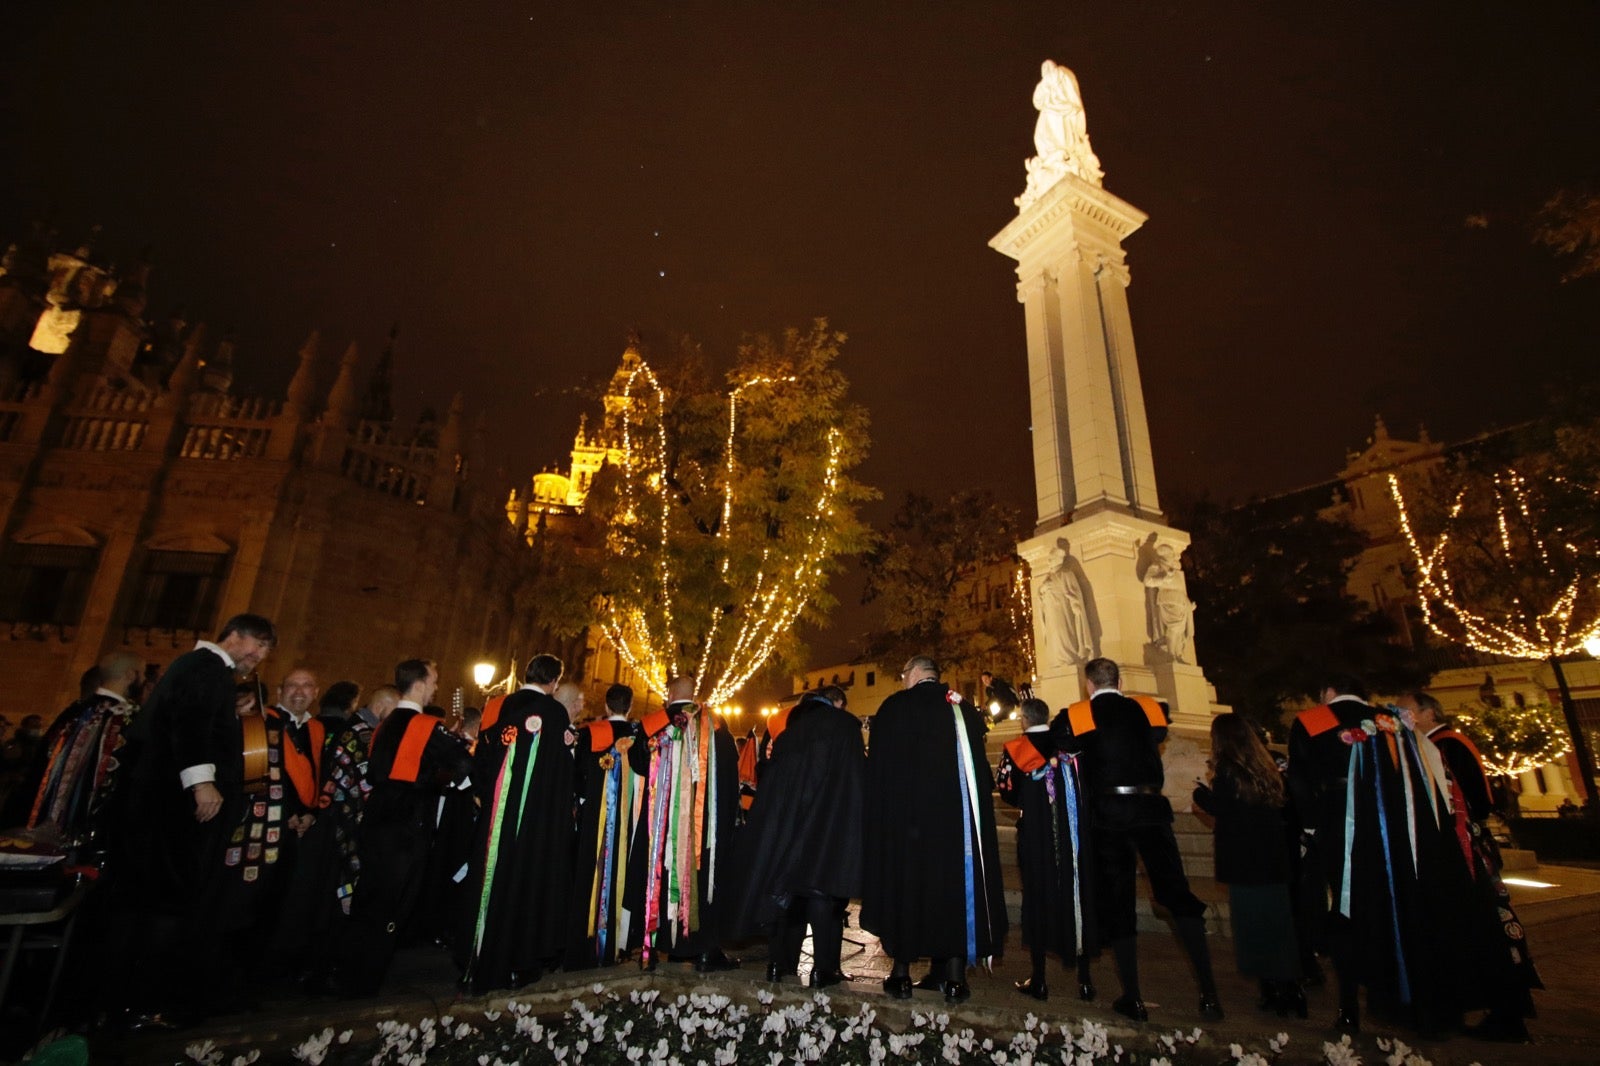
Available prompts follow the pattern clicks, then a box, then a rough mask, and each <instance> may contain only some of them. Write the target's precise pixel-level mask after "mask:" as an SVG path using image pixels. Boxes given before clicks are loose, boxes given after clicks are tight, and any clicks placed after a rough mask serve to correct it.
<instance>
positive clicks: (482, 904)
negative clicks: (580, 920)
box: [466, 688, 573, 990]
mask: <svg viewBox="0 0 1600 1066" xmlns="http://www.w3.org/2000/svg"><path fill="white" fill-rule="evenodd" d="M571 728H572V722H571V718H570V717H569V715H568V713H567V709H566V707H564V706H563V705H562V704H561V703H560V702H558V701H557V700H556V699H555V698H554V697H552V696H549V695H547V694H545V693H543V692H539V691H537V690H535V689H529V688H524V689H522V690H520V691H518V692H514V693H512V694H511V695H510V696H508V697H507V698H506V701H505V703H504V705H503V706H502V707H501V710H500V717H499V720H498V721H497V722H496V723H495V724H494V726H493V727H492V728H491V729H490V730H489V731H488V735H487V736H485V735H483V734H480V735H479V737H478V747H477V750H476V752H475V753H474V755H473V775H472V776H473V784H474V787H475V788H476V789H477V794H478V800H479V811H480V814H479V817H478V826H477V831H476V841H477V842H476V844H475V845H474V847H473V853H472V866H471V872H470V874H469V876H468V878H467V884H468V886H470V887H469V888H468V891H467V895H466V898H467V906H468V908H469V910H470V911H471V912H472V939H471V940H470V942H469V947H470V948H471V954H472V959H471V962H470V963H469V964H468V968H467V977H468V979H469V980H470V981H471V983H472V987H473V988H474V989H478V990H486V989H491V988H507V987H510V986H511V976H512V974H513V973H518V974H523V975H528V974H534V973H537V972H539V971H541V970H546V969H552V968H553V966H554V964H555V963H556V962H557V961H559V960H560V958H561V955H562V952H563V950H564V949H565V947H566V942H567V925H568V923H567V894H568V886H569V884H570V882H571V877H572V874H571V861H572V839H573V822H572V751H571V749H570V748H569V747H568V740H569V738H570V735H571Z"/></svg>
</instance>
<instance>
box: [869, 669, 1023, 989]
mask: <svg viewBox="0 0 1600 1066" xmlns="http://www.w3.org/2000/svg"><path fill="white" fill-rule="evenodd" d="M900 680H901V683H902V685H903V686H904V691H901V692H896V693H895V694H894V695H892V696H890V697H889V698H888V699H886V700H884V701H883V706H882V707H881V708H880V709H879V710H878V713H877V714H876V715H875V716H874V717H873V719H872V730H871V734H870V737H871V739H870V748H869V750H868V754H867V783H866V812H865V818H864V826H865V841H864V844H865V849H866V866H865V869H864V871H863V881H862V892H861V927H862V928H863V929H866V930H867V931H868V932H871V933H875V934H876V935H877V936H878V938H879V939H880V940H881V941H882V942H883V947H884V950H885V951H886V952H887V953H888V954H889V956H890V957H891V958H893V959H894V966H893V969H892V970H891V971H890V973H889V976H888V977H887V978H885V979H884V982H883V988H884V991H885V992H887V993H889V994H890V995H891V996H894V997H895V998H896V999H909V998H910V997H911V989H912V987H913V986H912V983H911V962H912V960H913V959H917V958H930V959H932V960H933V963H934V965H933V967H932V968H931V969H930V971H929V973H928V976H927V977H926V978H924V980H923V982H922V985H923V987H927V986H929V985H930V984H931V983H932V982H935V981H938V982H940V984H939V986H938V987H942V989H943V991H944V995H945V1000H946V1001H947V1002H951V1003H958V1002H961V1001H963V1000H966V999H968V998H970V997H971V995H972V990H971V988H970V987H969V986H968V985H967V979H966V968H967V967H968V966H970V965H973V964H975V963H977V962H978V961H980V960H985V959H988V958H990V957H992V956H994V955H998V954H999V953H1000V952H1001V950H1002V948H1003V947H1004V945H1005V935H1006V927H1007V918H1006V905H1005V889H1004V886H1003V885H1002V884H1001V880H1000V846H999V841H998V838H997V837H996V835H995V823H994V801H993V798H992V794H993V792H994V775H993V773H992V772H991V771H990V769H989V761H988V759H987V758H986V756H985V753H984V745H983V735H984V727H985V723H984V720H983V717H982V715H980V714H979V713H978V712H977V710H975V709H974V708H973V706H972V704H971V703H969V702H967V701H966V700H964V699H962V698H961V697H960V695H959V694H958V693H956V692H954V691H952V690H951V689H950V688H948V687H947V686H945V685H944V684H942V683H941V682H940V681H939V668H938V666H936V665H935V664H934V661H933V660H932V659H930V658H928V657H927V656H925V655H918V656H915V657H913V658H912V659H910V660H909V661H908V662H907V663H906V665H905V669H904V670H902V671H901V673H900ZM941 970H942V971H943V972H942V973H941V972H940V971H941Z"/></svg>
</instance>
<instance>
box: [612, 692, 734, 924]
mask: <svg viewBox="0 0 1600 1066" xmlns="http://www.w3.org/2000/svg"><path fill="white" fill-rule="evenodd" d="M706 713H709V712H705V711H701V710H700V709H699V708H698V707H697V705H695V704H693V703H688V702H679V703H671V704H668V705H667V706H666V708H665V709H663V710H662V711H659V712H657V713H656V714H652V715H650V716H648V717H647V718H646V719H645V720H644V721H643V722H642V723H640V734H641V735H640V741H641V742H640V743H636V744H634V745H633V747H632V748H631V749H629V751H628V762H629V765H630V766H631V767H632V768H633V770H634V772H635V773H636V774H639V775H641V776H642V777H643V778H644V780H643V781H642V782H641V781H637V780H636V781H635V782H634V786H635V787H636V788H641V789H644V790H645V797H646V798H645V801H644V804H643V805H642V806H641V808H640V814H639V826H638V830H637V832H636V833H635V841H636V845H635V846H634V847H633V848H630V849H629V851H628V867H629V869H628V888H627V896H626V897H625V899H624V903H625V905H626V906H627V908H628V910H629V912H630V913H631V914H632V915H633V928H631V929H630V930H629V933H628V941H629V944H628V946H629V947H630V948H633V947H638V946H640V945H641V944H642V943H643V937H644V931H645V925H646V923H647V922H648V921H649V917H650V916H649V915H648V914H646V911H647V909H648V908H647V905H646V892H647V888H648V885H649V876H650V867H651V865H652V858H651V845H652V843H654V842H653V841H652V840H651V831H650V826H651V822H652V820H653V815H654V813H655V811H653V810H652V807H651V803H650V800H649V792H648V789H649V783H650V779H651V773H652V771H653V770H654V768H655V762H656V757H657V756H656V748H655V747H654V746H653V744H652V741H657V740H658V739H659V738H661V737H663V736H666V735H668V733H667V731H668V730H676V729H678V728H679V727H678V726H677V725H675V724H672V722H671V719H672V718H673V717H674V716H687V715H694V714H706ZM712 719H713V721H714V723H715V729H714V731H713V734H712V739H711V743H713V744H715V745H716V771H715V777H716V805H715V807H714V808H713V806H712V802H711V790H709V789H707V790H706V793H705V798H704V801H703V803H702V804H701V807H700V810H699V811H698V814H699V817H700V818H701V820H702V822H703V824H705V825H706V826H707V827H709V825H710V823H711V821H712V820H713V819H714V820H715V821H716V825H717V856H716V858H715V860H713V858H712V856H711V850H710V847H709V840H710V837H709V834H708V835H707V836H705V837H704V838H703V840H702V845H701V849H700V855H699V856H698V860H697V861H698V869H697V871H696V874H695V885H694V895H695V902H696V908H697V918H698V921H697V922H691V923H690V928H689V929H688V931H687V932H685V931H684V930H683V929H682V927H681V925H679V924H678V923H674V922H672V921H670V920H669V914H668V908H669V901H668V899H667V896H666V893H665V892H663V893H662V894H661V898H660V899H659V900H658V901H657V921H658V922H659V935H658V936H657V937H656V938H655V942H654V947H655V948H656V949H659V950H664V951H667V952H669V953H670V954H673V955H678V956H686V955H697V954H700V953H702V952H711V951H715V950H717V949H718V947H719V945H720V943H721V940H722V937H723V924H724V916H723V913H722V912H723V910H724V909H725V902H724V900H725V897H726V896H727V893H728V890H729V888H730V887H731V886H730V882H729V879H728V877H727V873H728V866H729V865H730V863H729V856H730V854H731V853H732V850H733V846H734V826H735V821H736V819H737V817H738V811H739V746H738V745H737V744H735V743H734V741H733V734H732V733H730V732H729V731H728V727H727V724H726V723H724V722H723V721H722V719H721V718H718V717H716V716H715V715H712ZM684 806H685V807H686V808H688V809H687V810H685V811H684V812H683V817H684V821H685V823H686V824H687V823H688V821H689V820H690V818H691V817H692V816H693V815H694V814H695V813H696V812H695V811H694V810H693V806H694V804H693V802H692V801H691V802H690V803H688V804H685V805H684ZM663 843H665V844H667V845H669V846H670V844H671V843H672V842H671V841H664V842H663Z"/></svg>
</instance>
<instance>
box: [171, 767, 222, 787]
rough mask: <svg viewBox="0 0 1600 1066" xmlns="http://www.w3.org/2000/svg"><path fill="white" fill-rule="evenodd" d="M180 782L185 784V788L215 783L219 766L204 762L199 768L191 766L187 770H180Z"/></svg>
mask: <svg viewBox="0 0 1600 1066" xmlns="http://www.w3.org/2000/svg"><path fill="white" fill-rule="evenodd" d="M178 780H179V781H181V782H183V787H184V788H193V787H194V786H196V785H201V784H212V783H215V782H216V780H217V764H216V763H210V762H203V763H200V764H199V765H197V766H191V767H189V768H188V769H187V770H179V771H178Z"/></svg>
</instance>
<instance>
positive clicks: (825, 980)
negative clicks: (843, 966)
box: [807, 970, 855, 988]
mask: <svg viewBox="0 0 1600 1066" xmlns="http://www.w3.org/2000/svg"><path fill="white" fill-rule="evenodd" d="M807 980H808V982H809V983H810V985H811V987H812V988H832V987H833V986H834V985H842V984H844V983H845V982H846V981H854V980H855V978H854V977H852V976H851V975H849V974H847V973H845V972H844V971H843V970H835V971H833V972H832V973H818V972H817V971H816V970H812V971H811V976H810V977H809V978H808V979H807Z"/></svg>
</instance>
